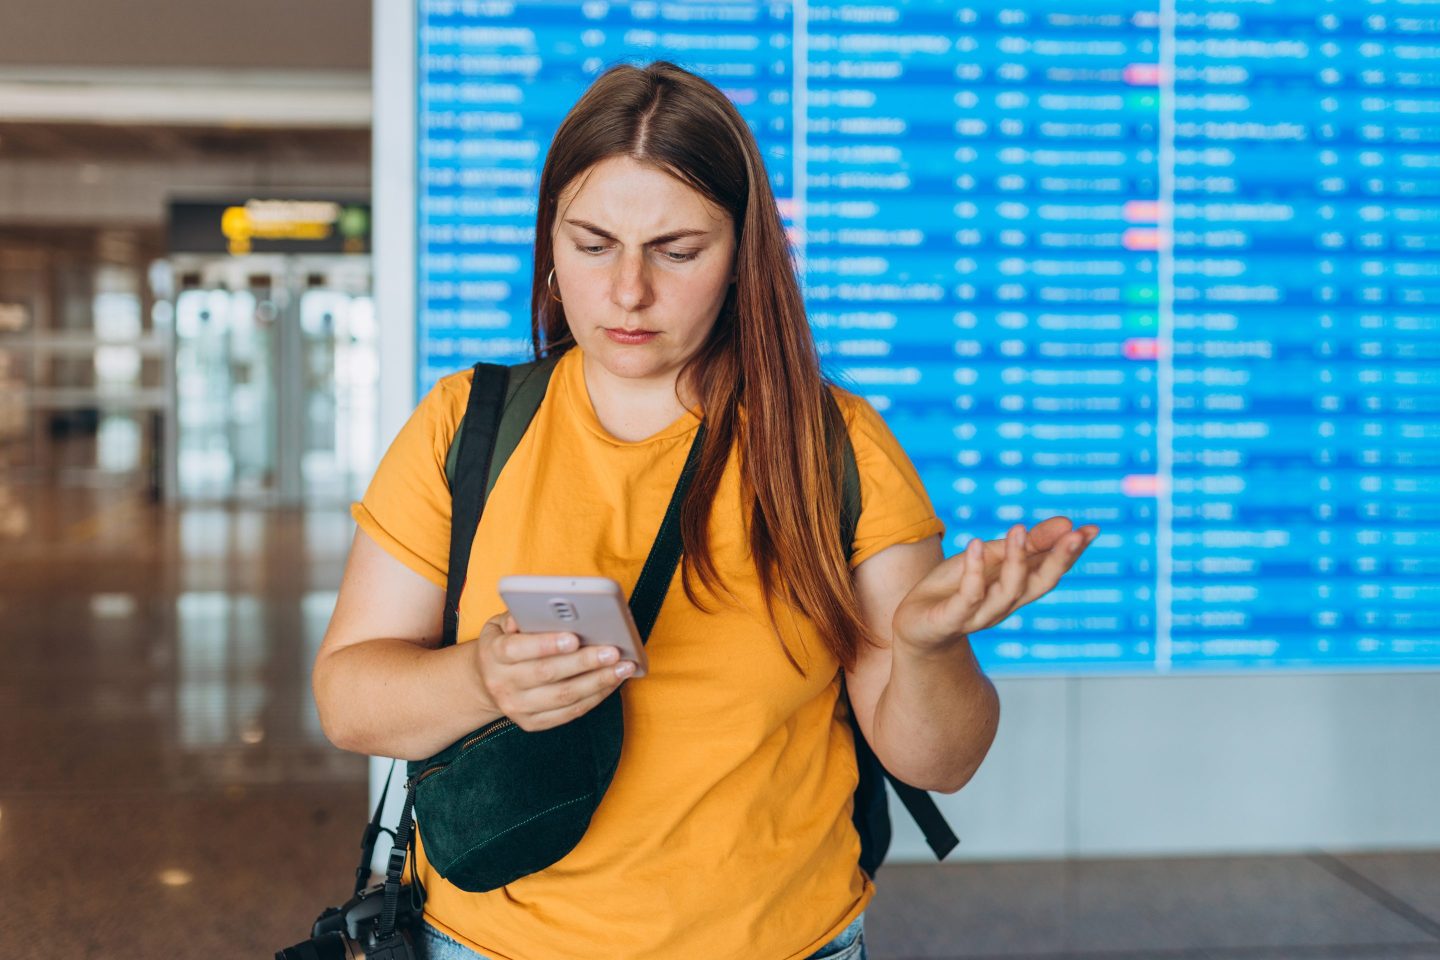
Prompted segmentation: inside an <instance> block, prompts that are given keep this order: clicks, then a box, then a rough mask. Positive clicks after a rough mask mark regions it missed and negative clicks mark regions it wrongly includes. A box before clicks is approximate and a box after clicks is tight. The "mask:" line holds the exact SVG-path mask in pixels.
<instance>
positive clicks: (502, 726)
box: [460, 718, 515, 750]
mask: <svg viewBox="0 0 1440 960" xmlns="http://www.w3.org/2000/svg"><path fill="white" fill-rule="evenodd" d="M513 726H515V721H514V720H511V719H509V718H506V719H502V720H497V721H496V722H495V724H494V725H493V726H489V727H486V728H485V729H484V730H481V731H480V732H479V733H477V734H475V736H473V737H471V738H470V739H469V740H466V741H465V742H464V743H462V744H460V749H461V750H469V749H470V748H471V747H473V746H474V745H475V744H477V743H479V742H480V741H481V740H484V739H485V738H486V737H488V736H490V735H491V734H493V733H499V732H500V731H501V730H508V729H509V728H511V727H513Z"/></svg>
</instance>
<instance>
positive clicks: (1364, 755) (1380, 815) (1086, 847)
mask: <svg viewBox="0 0 1440 960" xmlns="http://www.w3.org/2000/svg"><path fill="white" fill-rule="evenodd" d="M996 686H997V687H998V688H999V691H1000V697H1001V704H1002V706H1001V721H1000V732H999V734H998V736H997V737H996V741H995V746H994V747H993V749H992V750H991V753H990V756H989V757H988V758H987V759H986V761H985V764H984V765H983V766H982V767H981V768H980V771H979V772H978V773H977V774H976V775H975V778H974V779H973V780H972V781H971V782H970V784H969V785H968V786H966V787H965V788H964V789H963V790H961V791H960V792H959V793H957V794H955V795H953V796H947V797H942V798H940V802H941V808H942V809H943V810H944V811H945V813H946V816H947V818H948V819H949V820H950V823H951V826H953V827H954V828H955V832H956V833H957V834H958V835H959V836H960V840H961V843H960V846H959V847H958V848H956V850H955V852H954V853H953V854H951V856H950V859H951V860H958V859H997V858H1029V857H1064V856H1075V857H1107V856H1141V855H1143V856H1151V855H1169V854H1207V855H1208V854H1221V853H1260V852H1299V851H1307V850H1313V849H1316V848H1323V849H1326V850H1365V849H1406V848H1420V847H1435V846H1440V736H1437V733H1440V674H1435V673H1411V674H1282V675H1276V674H1270V675H1265V674H1260V675H1255V676H1195V677H1177V676H1165V677H1128V678H1096V677H1087V678H1055V679H1023V680H1022V679H1012V680H1001V681H999V682H998V683H997V684H996ZM892 816H893V819H894V821H895V825H896V835H895V841H894V845H893V847H892V851H891V859H892V860H895V861H903V860H914V861H918V862H924V861H927V860H931V861H933V856H932V855H931V854H930V851H929V848H928V847H926V846H925V845H924V841H923V840H922V838H921V837H920V834H919V831H918V830H917V829H915V827H914V825H913V824H912V823H911V822H910V821H909V819H908V815H907V814H906V813H905V812H904V810H903V808H900V807H899V806H898V805H894V809H893V810H892Z"/></svg>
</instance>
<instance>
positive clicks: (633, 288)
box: [610, 250, 654, 312]
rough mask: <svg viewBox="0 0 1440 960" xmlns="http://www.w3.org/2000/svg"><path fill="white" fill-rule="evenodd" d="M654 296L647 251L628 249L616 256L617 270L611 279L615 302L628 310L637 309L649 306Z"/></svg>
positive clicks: (611, 292) (612, 298) (611, 294)
mask: <svg viewBox="0 0 1440 960" xmlns="http://www.w3.org/2000/svg"><path fill="white" fill-rule="evenodd" d="M653 296H654V289H653V287H652V285H651V278H650V267H649V265H648V264H647V263H646V262H645V251H644V250H635V251H630V250H627V251H625V252H624V253H622V254H621V255H620V256H619V257H618V258H616V262H615V272H614V275H613V277H612V278H611V281H610V299H611V300H612V301H613V302H614V304H615V305H616V306H617V307H619V308H620V309H622V310H625V311H627V312H628V311H635V310H639V309H641V308H643V307H646V306H648V305H649V304H650V300H651V298H652V297H653Z"/></svg>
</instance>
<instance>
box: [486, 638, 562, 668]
mask: <svg viewBox="0 0 1440 960" xmlns="http://www.w3.org/2000/svg"><path fill="white" fill-rule="evenodd" d="M579 645H580V638H579V637H577V636H575V634H573V633H507V634H506V635H505V636H503V637H501V638H500V639H499V640H498V641H496V643H495V659H496V660H499V661H500V662H501V663H524V662H526V661H527V660H534V659H535V658H537V657H553V656H555V655H556V654H559V653H569V652H571V651H573V650H575V649H576V648H577V647H579Z"/></svg>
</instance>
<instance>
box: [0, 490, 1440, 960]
mask: <svg viewBox="0 0 1440 960" xmlns="http://www.w3.org/2000/svg"><path fill="white" fill-rule="evenodd" d="M10 493H11V499H10V507H11V508H12V509H14V508H16V507H18V508H19V509H21V510H23V514H24V518H25V528H26V529H25V532H24V536H23V537H20V538H14V537H11V536H10V535H9V532H7V531H9V530H10V529H11V528H7V530H6V531H0V537H3V538H4V539H0V625H3V626H0V631H3V634H0V653H3V658H0V665H3V666H0V712H3V716H4V717H5V718H6V720H7V722H6V723H4V724H0V763H3V773H0V877H3V878H4V879H3V880H0V894H4V895H6V896H5V902H6V904H7V908H6V909H3V910H0V958H3V960H20V958H26V960H28V958H32V957H33V958H46V960H49V958H65V960H70V958H76V960H80V958H101V957H104V958H130V957H135V958H141V957H146V958H148V957H172V956H173V957H187V958H188V957H206V958H230V957H234V958H250V957H268V956H270V955H271V954H272V953H273V951H274V950H275V949H276V948H277V947H279V946H283V945H286V944H289V943H292V942H294V941H295V940H297V939H299V938H301V937H302V936H303V935H304V934H305V933H306V932H307V930H308V927H309V924H310V922H311V921H312V920H313V918H314V915H315V913H316V912H317V911H318V910H319V908H320V907H322V906H324V905H326V904H330V903H334V902H336V901H337V900H338V899H340V898H342V897H343V894H344V893H345V892H346V889H347V883H348V881H349V878H350V877H351V876H352V872H353V870H354V867H355V861H356V856H357V842H358V838H359V828H360V826H361V825H362V824H363V821H364V819H365V817H366V816H367V814H368V811H366V810H365V797H366V787H365V776H366V765H365V762H364V760H363V759H362V758H360V757H355V756H350V755H347V754H343V753H341V752H339V751H337V750H335V749H333V748H332V747H330V746H329V745H328V744H327V743H326V742H325V741H324V739H323V737H322V736H321V735H320V732H319V728H318V724H317V723H316V718H315V712H314V708H313V706H312V704H311V701H310V696H309V682H308V674H309V665H310V661H311V659H312V658H313V656H314V651H315V648H316V646H317V645H318V643H319V642H320V637H321V634H322V632H323V630H324V626H325V622H326V619H327V618H328V616H329V612H330V606H331V604H332V603H333V600H334V591H335V588H336V586H337V584H338V583H339V577H340V569H341V565H342V563H343V560H344V554H345V550H346V549H347V547H348V544H349V538H350V529H351V527H350V521H349V519H348V517H347V515H346V514H345V512H344V511H343V510H338V509H337V510H329V511H316V512H311V513H300V512H283V511H271V512H265V511H235V510H225V509H187V510H185V511H165V510H160V509H158V508H156V507H154V506H152V505H150V504H148V503H146V502H145V501H143V500H140V499H137V498H134V497H130V496H124V495H113V496H99V495H96V494H86V493H55V492H49V491H41V490H28V491H27V490H25V489H20V490H18V491H16V490H12V491H10ZM879 887H880V893H879V896H878V898H877V900H876V902H875V904H874V905H873V907H872V908H871V910H870V912H869V915H868V919H869V933H868V939H869V941H870V944H871V955H872V957H875V958H876V960H899V958H916V960H918V958H960V957H964V958H977V957H1004V958H1012V960H1018V958H1051V960H1054V958H1060V957H1083V958H1090V960H1100V958H1119V957H1125V958H1136V960H1138V958H1149V957H1155V958H1177V960H1181V958H1183V960H1192V958H1193V960H1200V958H1235V960H1240V958H1256V960H1259V958H1265V960H1270V958H1275V960H1288V958H1296V960H1301V958H1350V960H1362V958H1363V960H1382V958H1416V957H1436V958H1440V852H1437V853H1431V854H1408V855H1386V854H1373V855H1349V856H1330V855H1326V854H1315V855H1313V856H1307V857H1251V858H1197V859H1183V860H1129V861H1062V862H1028V863H983V864H979V863H976V864H966V863H960V864H951V865H946V866H942V867H919V866H905V865H897V864H891V865H889V866H886V867H885V868H884V869H883V871H882V872H881V874H880V884H879ZM594 956H596V957H601V956H603V951H602V952H597V953H595V954H594ZM534 960H546V958H534ZM762 960H763V958H762Z"/></svg>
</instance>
